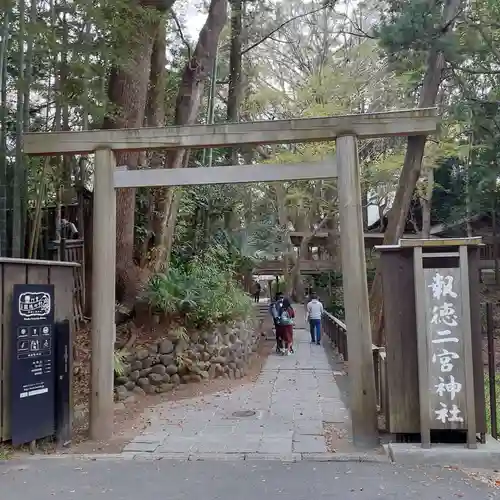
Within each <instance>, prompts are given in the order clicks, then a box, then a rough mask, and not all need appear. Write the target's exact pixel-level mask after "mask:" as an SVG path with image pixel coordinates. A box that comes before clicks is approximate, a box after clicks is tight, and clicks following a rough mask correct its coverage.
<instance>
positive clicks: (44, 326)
mask: <svg viewBox="0 0 500 500" xmlns="http://www.w3.org/2000/svg"><path fill="white" fill-rule="evenodd" d="M11 328H12V333H11V335H12V337H11V339H12V342H11V346H12V348H11V353H12V356H11V428H12V444H13V445H19V444H24V443H28V442H30V441H33V440H35V439H40V438H43V437H46V436H51V435H53V434H54V423H55V415H54V413H55V405H54V383H55V375H54V346H53V343H54V286H53V285H14V293H13V295H12V316H11Z"/></svg>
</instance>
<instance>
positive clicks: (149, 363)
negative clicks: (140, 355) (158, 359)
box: [142, 358, 153, 368]
mask: <svg viewBox="0 0 500 500" xmlns="http://www.w3.org/2000/svg"><path fill="white" fill-rule="evenodd" d="M152 366H153V360H152V359H151V358H146V359H144V360H143V361H142V367H143V368H151V367H152Z"/></svg>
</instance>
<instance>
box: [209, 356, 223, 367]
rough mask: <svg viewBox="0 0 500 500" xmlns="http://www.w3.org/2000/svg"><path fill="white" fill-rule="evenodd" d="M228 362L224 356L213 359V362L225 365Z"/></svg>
mask: <svg viewBox="0 0 500 500" xmlns="http://www.w3.org/2000/svg"><path fill="white" fill-rule="evenodd" d="M226 362H227V360H226V358H225V357H224V356H217V357H215V358H214V359H213V360H212V363H218V364H219V365H225V364H226Z"/></svg>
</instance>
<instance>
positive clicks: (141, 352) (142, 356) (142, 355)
mask: <svg viewBox="0 0 500 500" xmlns="http://www.w3.org/2000/svg"><path fill="white" fill-rule="evenodd" d="M148 356H149V351H148V350H147V349H139V350H138V351H137V353H136V355H135V357H136V358H137V360H138V361H142V360H143V359H146V358H147V357H148Z"/></svg>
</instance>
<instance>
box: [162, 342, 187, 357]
mask: <svg viewBox="0 0 500 500" xmlns="http://www.w3.org/2000/svg"><path fill="white" fill-rule="evenodd" d="M188 347H189V346H188V344H187V342H186V341H185V340H184V339H179V340H178V341H177V344H175V354H182V353H183V352H184V351H185V350H186V349H187V348H188ZM166 354H168V353H166Z"/></svg>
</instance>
